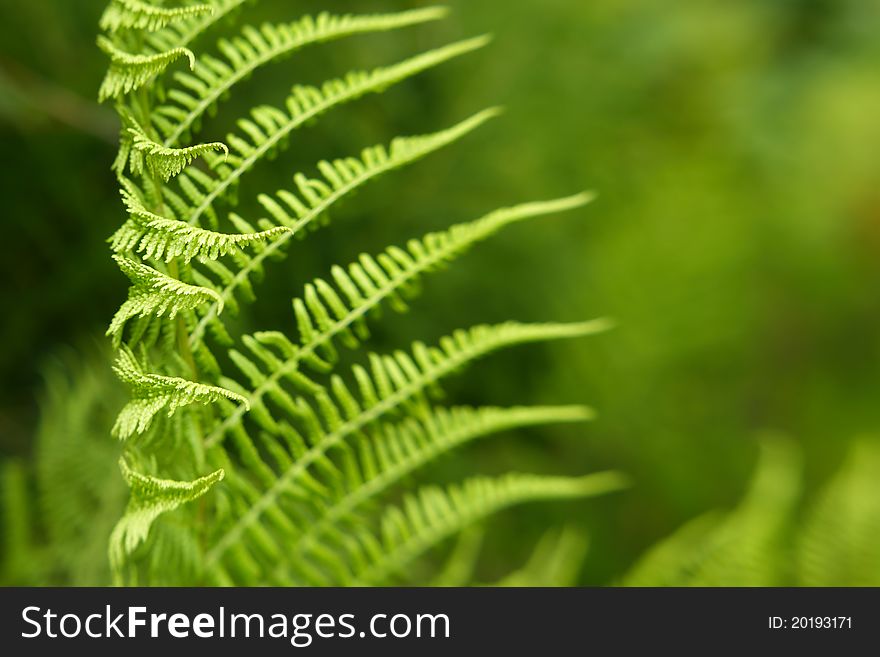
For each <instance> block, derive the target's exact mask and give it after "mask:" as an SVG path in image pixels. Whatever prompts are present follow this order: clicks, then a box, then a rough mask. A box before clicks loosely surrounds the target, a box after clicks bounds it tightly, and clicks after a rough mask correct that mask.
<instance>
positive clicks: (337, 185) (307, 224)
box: [190, 108, 587, 347]
mask: <svg viewBox="0 0 880 657" xmlns="http://www.w3.org/2000/svg"><path fill="white" fill-rule="evenodd" d="M498 113H499V110H498V109H494V108H492V109H487V110H484V111H482V112H479V113H478V114H476V115H474V116H471V117H469V118H468V119H465V120H464V121H462V122H460V123H458V124H457V125H454V126H452V127H450V128H447V129H446V130H441V131H440V132H435V133H432V134H428V135H419V136H414V137H398V138H397V139H395V140H394V141H392V142H391V145H390V147H388V148H385V147H383V146H373V147H370V148H367V149H365V150H364V151H363V153H362V155H361V158H360V159H357V158H346V159H343V160H335V161H334V162H332V163H330V162H320V163H319V164H318V169H319V170H320V171H322V172H323V173H324V176H323V177H322V178H320V179H312V178H307V177H306V176H304V175H298V176H296V177H295V178H294V181H295V183H296V185H297V188H298V191H299V195H296V194H291V193H289V192H286V191H281V192H278V193H277V194H276V196H275V197H270V196H267V195H261V196H260V197H259V199H258V200H259V201H260V203H261V204H262V205H263V207H264V208H265V209H266V211H267V212H268V213H269V214H270V215H271V216H272V218H273V220H274V221H273V220H269V219H264V220H261V221H260V222H259V223H260V224H261V225H265V226H285V227H287V228H288V229H289V234H287V235H280V236H279V237H277V238H276V239H275V240H273V241H272V242H271V243H270V244H269V245H267V247H266V248H265V249H264V250H263V251H261V252H260V253H259V254H258V255H257V256H255V257H254V258H253V259H252V260H250V261H248V262H247V263H246V264H245V265H244V266H243V267H242V268H241V269H240V270H239V271H238V272H237V273H235V274H234V275H233V276H232V277H231V278H230V279H229V281H228V282H226V283H224V284H223V287H222V290H221V292H220V296H221V298H222V300H223V301H224V302H230V301H232V300H233V299H234V295H235V293H236V292H237V291H239V289H240V288H242V287H244V286H246V285H247V284H248V281H249V279H250V276H251V275H252V274H253V273H254V272H255V271H258V270H259V269H260V267H261V266H262V263H263V262H264V261H265V260H266V259H267V258H269V257H272V256H273V255H274V254H277V253H278V252H279V249H281V248H282V247H283V246H284V245H285V244H286V243H287V241H288V240H289V239H290V237H291V236H293V235H295V234H298V236H299V237H302V236H303V235H304V234H305V232H304V231H306V230H308V229H309V228H311V227H314V226H315V225H317V224H319V223H320V221H319V219H320V218H321V217H322V216H324V215H326V213H327V211H328V210H329V209H330V208H331V207H333V206H334V205H335V204H336V203H337V202H338V201H340V200H341V199H343V198H345V197H346V196H348V195H350V194H352V193H353V192H355V191H357V190H358V189H360V188H361V187H363V186H364V185H365V184H366V183H367V182H370V181H371V180H375V179H376V178H378V177H379V176H381V175H383V174H385V173H387V172H390V171H392V170H395V169H399V168H401V167H404V166H406V165H408V164H411V163H413V162H415V161H417V160H419V159H421V158H423V157H425V156H426V155H428V154H430V153H432V152H434V151H436V150H438V149H440V148H442V147H444V146H447V145H449V144H451V143H453V142H455V141H457V140H458V139H461V138H462V137H463V136H465V135H467V134H468V133H470V132H471V131H473V130H475V129H476V128H477V127H479V126H481V125H482V124H483V123H485V122H486V121H488V120H489V119H491V118H492V117H494V116H497V115H498ZM583 200H587V199H586V198H584V199H583ZM572 202H573V203H574V202H575V201H574V200H572ZM230 218H232V219H233V220H238V217H237V216H236V215H232V216H231V217H230ZM218 309H219V308H218V307H217V306H215V305H212V306H211V307H210V308H209V309H208V311H207V312H206V313H205V314H204V316H203V317H202V319H201V320H200V321H199V323H198V324H197V326H196V328H195V329H194V330H193V332H192V334H191V336H190V345H191V346H192V347H195V346H196V345H197V344H198V343H199V342H200V341H201V340H202V338H203V336H204V333H205V330H206V328H207V326H208V325H209V324H210V323H211V322H212V321H213V320H214V319H215V318H216V316H217V314H218V313H217V312H216V310H218Z"/></svg>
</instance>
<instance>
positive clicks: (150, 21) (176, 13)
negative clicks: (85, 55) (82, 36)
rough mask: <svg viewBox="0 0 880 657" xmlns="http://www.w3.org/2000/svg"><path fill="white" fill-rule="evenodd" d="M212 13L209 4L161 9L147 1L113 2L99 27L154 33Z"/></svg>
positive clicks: (111, 30) (212, 10)
mask: <svg viewBox="0 0 880 657" xmlns="http://www.w3.org/2000/svg"><path fill="white" fill-rule="evenodd" d="M212 13H214V8H213V7H212V6H211V5H208V4H204V5H184V6H181V7H160V6H157V5H154V4H151V3H150V2H147V1H146V0H111V1H110V4H109V5H108V6H107V9H105V10H104V13H103V14H102V15H101V20H100V21H99V23H98V25H99V26H100V27H101V29H102V30H107V31H109V32H116V31H117V30H120V29H136V30H149V31H151V32H153V31H155V30H160V29H162V28H163V27H165V26H166V25H169V24H170V23H173V22H175V21H179V20H182V19H185V18H191V17H193V16H204V15H206V14H212Z"/></svg>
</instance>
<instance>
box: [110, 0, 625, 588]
mask: <svg viewBox="0 0 880 657" xmlns="http://www.w3.org/2000/svg"><path fill="white" fill-rule="evenodd" d="M241 4H242V3H241V2H239V1H235V0H205V1H204V2H202V3H195V2H192V3H184V4H182V5H180V6H179V7H172V6H166V5H163V4H160V3H154V2H148V1H147V0H137V1H134V0H131V1H129V0H114V1H113V2H112V3H111V4H110V6H109V7H108V9H107V12H106V13H105V14H104V18H103V20H102V26H103V27H104V28H105V29H106V30H107V34H105V35H104V36H102V37H100V40H99V45H100V46H101V48H102V49H103V50H104V51H105V52H106V53H107V54H108V56H109V57H110V68H109V71H108V73H107V76H106V78H105V80H104V82H103V84H102V86H101V91H100V93H99V95H100V97H101V98H102V99H109V98H113V99H115V102H116V103H117V108H118V111H119V114H120V119H121V123H122V129H121V139H120V151H119V156H118V157H117V158H116V161H115V163H114V165H113V169H114V171H115V172H116V174H117V176H118V178H119V182H120V186H121V188H122V189H121V191H122V197H123V201H124V205H125V210H126V211H127V213H128V218H127V220H126V221H125V223H124V224H123V226H122V227H121V228H120V229H119V231H117V232H116V234H114V235H113V237H111V239H110V243H111V247H112V249H113V251H114V256H113V257H114V258H115V260H116V262H117V263H118V264H119V266H120V268H121V270H122V271H123V273H125V274H126V276H128V277H129V279H130V280H131V282H132V286H131V288H130V292H129V296H128V300H127V301H125V303H123V304H122V307H121V308H120V310H119V312H118V313H117V314H116V316H115V317H114V318H113V321H112V322H111V325H110V328H109V330H108V334H109V335H111V336H112V337H113V341H114V344H115V346H116V347H117V349H118V351H119V354H118V357H117V365H116V371H117V373H118V374H119V375H120V376H121V378H122V379H123V380H124V381H125V382H126V383H127V384H128V385H129V387H130V388H131V390H132V392H133V398H132V400H131V401H130V402H129V403H128V404H127V405H126V406H125V407H124V409H123V411H122V413H121V414H120V416H119V419H118V421H117V423H116V426H115V429H114V433H116V434H117V435H118V436H119V437H120V438H123V439H125V448H124V456H123V460H122V461H121V463H122V469H123V473H124V477H125V480H126V481H127V482H128V484H129V486H130V488H131V498H130V502H129V506H128V509H127V510H126V512H125V514H124V515H123V517H122V519H121V520H120V521H119V523H118V524H117V526H116V529H115V530H114V531H113V534H112V537H111V541H110V556H111V561H112V564H113V569H114V573H115V576H116V581H117V582H120V583H126V582H128V583H135V582H137V583H141V584H143V583H146V584H193V583H213V584H223V585H226V584H245V585H250V584H285V585H292V584H384V583H388V582H392V581H393V582H408V581H420V580H419V578H416V579H415V580H413V579H412V577H413V571H412V568H413V566H414V565H415V564H417V563H422V557H423V556H424V555H426V554H427V553H429V552H430V551H432V550H433V549H434V548H435V547H437V546H438V545H440V544H441V543H443V542H444V541H445V540H446V539H448V538H451V537H453V536H454V535H456V534H458V533H459V532H461V531H462V530H467V529H468V528H469V527H471V526H473V525H475V524H477V523H479V522H480V521H481V520H482V519H483V518H484V517H486V516H487V515H489V514H491V513H494V512H496V511H498V510H501V509H503V508H506V507H509V506H511V505H513V504H518V503H523V502H529V501H534V500H545V499H564V498H580V497H590V496H594V495H599V494H602V493H605V492H608V491H611V490H615V489H617V488H619V487H620V486H621V485H622V484H623V481H622V479H621V477H620V476H618V475H617V474H615V473H598V474H594V475H587V476H582V477H556V476H546V475H530V474H519V473H509V474H506V475H502V476H500V477H496V478H488V477H474V478H472V479H468V480H466V481H464V482H462V483H458V484H452V485H449V486H445V487H442V488H441V487H435V486H428V487H425V488H421V489H415V490H407V489H402V487H401V485H400V483H401V481H402V480H403V479H404V478H406V477H408V476H409V475H411V474H413V473H414V472H416V471H417V470H419V469H420V468H423V467H425V466H427V465H429V464H430V463H431V462H433V461H434V460H435V459H437V458H439V457H440V456H441V455H443V454H445V453H447V452H449V451H451V450H453V449H456V448H459V447H461V446H464V445H465V444H467V443H469V442H471V441H473V440H476V439H478V438H483V437H485V436H489V435H493V434H497V433H500V432H504V431H509V430H515V429H517V428H520V427H526V426H532V425H536V424H547V423H568V422H580V421H583V420H587V419H589V418H590V417H591V416H592V411H591V410H590V409H588V408H584V407H580V406H557V407H545V406H542V407H512V408H496V407H483V408H470V407H467V408H466V407H444V406H441V405H439V403H438V401H437V399H438V397H437V395H438V393H439V389H440V385H441V383H442V382H443V380H444V379H445V378H446V377H448V376H451V375H453V374H456V373H458V372H460V371H461V370H463V369H464V368H465V367H467V366H468V365H470V364H471V363H472V362H474V361H475V360H477V359H479V358H481V357H483V356H486V355H488V354H490V353H491V352H494V351H496V350H499V349H503V348H507V347H512V346H515V345H519V344H525V343H532V342H544V341H550V340H556V339H565V338H574V337H579V336H586V335H590V334H594V333H596V332H599V331H602V330H604V329H606V328H607V327H608V326H609V324H608V322H606V321H604V320H595V321H590V322H578V323H570V324H561V323H538V324H524V323H516V322H507V323H502V324H498V325H494V326H488V325H478V326H475V327H473V328H471V329H467V330H460V331H456V332H454V333H453V334H452V335H450V336H448V337H446V338H443V339H441V340H440V341H439V342H438V343H437V344H436V345H435V346H427V345H425V344H423V343H421V342H416V343H414V344H413V346H412V348H411V349H410V350H408V351H402V350H400V351H395V352H393V353H390V354H377V353H370V352H369V351H366V342H367V341H368V339H369V330H368V324H369V323H370V322H371V321H374V320H376V319H378V318H379V315H380V311H381V310H382V307H383V306H386V305H387V306H388V307H390V308H391V309H393V310H395V311H404V310H406V309H407V307H408V301H409V300H411V299H413V298H414V297H415V296H416V294H417V293H418V291H419V286H418V283H419V282H420V279H421V278H423V277H424V276H425V275H427V274H429V273H432V272H436V271H439V270H441V269H442V268H443V267H445V266H446V265H448V264H449V263H450V262H451V261H452V260H454V259H455V258H457V257H459V256H460V255H462V254H464V253H465V252H466V251H467V250H468V249H470V248H471V247H472V246H474V245H475V244H477V243H479V242H481V241H482V240H485V239H486V238H488V237H490V236H491V235H493V234H494V233H496V232H498V231H500V230H502V229H503V228H505V227H507V226H509V225H511V224H513V223H516V222H520V221H523V220H526V219H530V218H534V217H539V216H542V215H547V214H551V213H556V212H561V211H565V210H572V209H575V208H578V207H580V206H582V205H584V204H585V203H587V202H588V201H589V200H590V199H591V197H590V195H588V194H578V195H575V196H572V197H569V198H564V199H560V200H554V201H547V202H538V203H525V204H522V205H517V206H513V207H510V208H505V209H501V210H496V211H494V212H491V213H489V214H487V215H485V216H484V217H482V218H480V219H477V220H475V221H472V222H469V223H459V224H456V225H454V226H452V227H451V228H449V229H448V230H445V231H438V232H433V233H430V234H428V235H425V236H423V237H421V238H417V239H411V240H409V241H408V242H407V243H406V245H405V247H402V248H399V247H391V248H388V249H386V250H385V251H384V252H382V253H380V254H378V255H375V256H370V255H366V254H364V255H361V256H360V257H359V258H358V259H357V261H356V262H354V263H352V264H350V265H349V266H347V267H341V266H336V267H333V268H332V269H331V271H330V273H329V276H327V277H326V279H317V280H314V281H313V282H310V283H307V284H306V285H305V288H304V290H303V293H302V294H301V296H299V297H298V298H296V299H295V300H294V301H293V316H294V318H295V320H296V324H297V327H298V335H296V336H289V335H286V334H284V333H283V332H280V331H276V330H269V331H259V332H255V333H252V334H247V335H237V334H236V333H237V332H236V328H235V327H236V325H234V324H231V323H227V321H226V318H227V317H228V316H229V315H236V314H238V313H240V312H241V310H242V304H243V303H244V302H252V301H254V300H255V298H256V296H257V295H256V291H255V283H256V282H257V281H258V280H259V278H260V277H261V276H262V275H264V274H265V270H266V265H267V264H269V263H270V262H272V261H274V260H277V259H279V258H283V257H284V256H285V255H286V251H287V249H288V248H289V247H290V246H291V243H292V240H291V239H290V238H291V237H296V238H298V239H301V238H304V237H305V236H307V235H308V234H309V233H310V232H312V231H315V230H317V229H318V228H321V227H323V226H326V225H327V224H328V212H329V211H330V210H331V209H332V208H334V207H335V206H336V204H337V203H338V202H340V201H342V200H343V199H345V198H347V197H349V196H351V195H352V194H353V193H354V192H356V191H358V190H359V189H360V188H362V187H363V186H364V185H366V184H367V183H369V182H372V181H373V180H375V179H377V178H378V177H380V176H382V175H384V174H386V173H389V172H391V171H393V170H395V169H399V168H401V167H404V166H408V165H410V164H412V163H414V162H415V161H417V160H419V159H421V158H423V157H425V156H427V155H429V154H431V153H432V152H434V151H436V150H438V149H440V148H443V147H445V146H448V145H450V144H452V143H453V142H456V141H458V140H459V139H461V138H463V137H465V136H466V135H467V134H468V133H470V132H471V131H472V130H475V129H476V128H478V127H479V126H481V125H483V124H484V123H485V122H486V121H488V120H489V119H491V118H493V117H494V116H496V115H497V114H498V111H497V110H496V109H488V110H484V111H481V112H478V113H476V114H474V115H473V116H471V117H470V118H467V119H465V120H463V121H462V122H460V123H459V124H457V125H454V126H451V127H448V128H445V129H441V130H438V131H436V132H433V133H430V134H424V135H417V136H411V137H398V138H396V139H394V140H392V141H391V142H390V144H388V145H376V146H371V147H368V148H365V149H364V150H363V151H362V152H361V153H360V154H359V155H357V156H352V157H347V158H340V159H336V160H333V161H322V162H319V163H318V164H317V166H316V169H317V172H316V173H312V174H308V175H307V174H303V173H299V174H296V175H294V176H293V187H292V189H291V190H282V191H278V192H276V193H274V194H268V193H262V194H258V195H257V199H256V200H257V201H258V202H259V204H260V205H261V206H262V208H263V210H264V212H265V215H264V216H263V217H258V218H251V219H246V218H244V217H242V216H240V215H239V214H237V213H236V212H233V211H232V210H231V205H232V204H233V203H235V201H236V194H237V188H238V187H239V182H240V181H241V180H242V179H243V178H245V177H246V176H249V175H250V174H251V173H252V172H253V171H255V170H256V168H257V167H258V166H259V165H260V164H261V162H263V161H264V160H265V159H267V158H268V157H270V156H274V155H275V154H276V153H277V152H278V151H279V150H280V149H281V148H283V147H284V146H285V145H286V144H287V142H288V141H289V140H290V139H291V137H292V136H293V135H294V134H295V133H296V131H297V130H299V129H301V128H303V127H304V126H306V125H308V124H311V123H313V122H314V121H315V120H316V119H318V118H319V117H321V116H322V115H323V114H325V113H327V112H329V111H332V110H335V109H337V108H339V107H341V106H342V105H345V104H347V103H351V102H353V101H355V100H357V99H358V98H361V97H363V96H365V95H367V94H380V93H382V92H384V91H385V90H386V89H388V88H389V87H391V86H393V85H395V84H399V83H403V82H405V81H406V80H407V79H408V78H411V77H413V76H415V75H418V74H420V73H422V72H424V71H427V70H429V69H431V68H433V67H435V66H438V65H440V64H443V63H445V62H447V61H449V60H452V59H455V58H457V57H460V56H462V55H465V54H467V53H469V52H472V51H474V50H476V49H478V48H480V47H482V46H483V45H485V44H486V43H487V41H488V39H487V38H486V37H477V38H472V39H467V40H463V41H459V42H457V43H452V44H449V45H445V46H441V47H438V48H435V49H433V50H428V51H426V52H423V53H421V54H417V55H415V56H412V57H410V58H408V59H404V60H403V61H401V62H399V63H396V64H391V65H388V66H382V67H379V68H376V69H373V70H370V71H354V72H351V73H348V74H346V75H344V76H342V77H340V78H338V79H333V80H329V81H327V82H325V83H323V84H321V85H318V86H303V85H296V86H294V87H293V88H292V90H291V92H290V94H289V95H288V96H287V98H286V99H285V100H284V102H283V103H282V104H281V105H280V106H278V107H272V106H266V105H259V106H257V107H255V108H254V109H253V110H252V111H251V112H250V113H249V114H248V115H247V116H246V117H243V118H241V119H239V120H238V121H237V123H236V126H237V130H236V132H234V133H232V134H229V135H227V136H226V137H225V138H224V139H222V140H218V139H214V140H210V141H204V142H202V143H199V142H195V143H187V142H188V140H190V139H192V138H193V137H195V136H196V135H198V134H199V133H200V132H201V131H202V118H203V117H204V115H205V114H206V113H207V112H209V111H212V110H213V109H214V108H215V107H216V106H217V105H218V103H219V102H220V101H222V100H223V98H224V97H225V96H226V95H227V94H229V93H230V92H232V91H233V90H234V88H235V87H236V85H237V84H238V83H239V82H240V81H241V80H243V79H244V78H246V77H247V76H249V75H250V74H251V73H252V72H254V71H255V70H256V69H258V68H260V67H262V66H265V65H267V64H269V63H271V62H274V61H277V60H279V59H281V58H283V57H284V56H287V55H290V54H292V53H294V52H297V51H299V50H301V49H303V48H304V47H306V46H309V45H312V44H317V43H323V42H329V41H332V40H336V39H341V38H343V37H349V36H354V35H358V34H368V33H384V32H387V31H390V30H395V29H400V28H404V27H409V26H414V25H418V24H421V23H426V22H429V21H434V20H437V19H439V18H441V17H443V16H444V15H445V13H446V11H445V10H444V9H442V8H433V7H431V8H423V9H416V10H410V11H403V12H399V13H393V14H368V15H340V16H336V15H333V14H330V13H322V14H321V15H319V16H317V17H304V18H300V19H298V20H296V21H293V22H285V23H280V24H274V25H273V24H265V25H261V26H251V25H244V26H243V27H241V32H240V35H239V36H236V37H232V38H230V39H222V40H220V41H219V42H218V44H217V49H218V51H219V54H218V55H211V54H199V55H198V56H196V55H195V54H194V52H193V50H191V49H190V48H195V46H194V44H195V43H196V39H197V37H201V36H202V35H203V34H204V33H205V32H206V31H208V30H209V29H211V28H212V27H213V26H214V25H215V24H216V22H217V21H218V20H219V18H220V17H222V16H223V15H226V14H228V13H229V12H231V11H232V10H234V9H236V8H238V6H239V5H241ZM244 18H245V19H246V14H244ZM181 62H183V63H185V64H188V65H189V70H188V71H187V70H178V71H176V72H175V73H174V74H173V75H169V72H170V70H171V69H172V67H178V64H179V63H181ZM224 309H225V310H226V312H225V313H223V311H224ZM221 313H223V314H222V315H221ZM221 316H222V319H221ZM340 347H345V348H348V349H352V350H357V351H363V352H364V358H365V362H364V364H362V365H361V364H359V365H355V366H354V367H352V368H350V370H349V371H348V373H347V374H345V373H344V372H343V371H342V370H341V367H340V360H341V359H340V357H339V353H338V350H339V348H340ZM346 369H349V368H346ZM400 492H403V493H404V494H403V497H402V500H401V501H400V503H399V504H391V505H389V504H387V503H383V502H384V501H385V500H388V499H389V496H390V495H392V494H394V493H397V494H398V495H399V494H400ZM466 535H469V534H466ZM548 540H549V539H548ZM580 545H581V544H580V543H579V542H578V541H577V540H575V539H574V538H573V535H570V534H563V535H561V536H560V537H558V538H557V539H555V540H553V541H550V542H549V543H542V545H541V546H540V547H539V551H538V552H537V553H536V555H537V556H536V557H535V559H533V561H532V562H530V565H529V566H527V567H526V568H525V569H524V570H523V571H522V572H520V573H518V574H517V575H515V576H513V579H512V580H511V581H512V582H521V583H529V584H532V583H534V584H540V583H567V582H568V581H570V575H571V572H572V567H571V566H570V564H571V563H573V562H574V560H575V559H574V557H573V555H575V554H576V553H578V552H579V550H580V547H579V546H580ZM566 564H568V565H566ZM453 570H456V569H453ZM464 571H465V569H463V568H458V569H457V572H458V577H461V573H463V572H464ZM423 572H424V571H423ZM454 577H455V574H454V573H453V572H452V571H450V572H449V573H448V576H447V577H446V579H447V580H450V581H451V580H452V579H454ZM441 579H442V578H441Z"/></svg>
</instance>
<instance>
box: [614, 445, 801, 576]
mask: <svg viewBox="0 0 880 657" xmlns="http://www.w3.org/2000/svg"><path fill="white" fill-rule="evenodd" d="M762 447H763V450H762V454H761V460H760V463H759V466H758V469H757V472H756V474H755V476H754V478H753V480H752V483H751V486H750V488H749V491H748V494H747V495H746V498H745V499H744V500H743V501H742V502H741V503H740V505H739V507H738V508H737V509H735V510H734V511H732V512H730V513H727V514H717V513H711V514H706V515H704V516H701V517H698V518H696V519H695V520H692V521H691V522H690V523H688V524H686V525H685V526H684V527H683V528H681V529H680V530H678V531H677V532H675V533H674V534H673V535H672V536H670V537H669V538H667V539H665V540H663V541H661V542H660V543H658V544H657V545H656V546H654V547H653V548H652V549H651V550H649V551H648V552H647V553H646V554H645V555H644V556H643V557H642V558H641V559H640V560H639V562H638V563H637V564H636V565H635V566H633V568H632V569H631V570H630V572H629V573H628V574H627V575H626V577H625V578H624V580H623V584H624V585H625V586H781V585H783V584H785V583H786V582H787V579H786V562H787V561H789V559H788V557H787V555H786V554H785V552H784V549H783V548H784V539H785V535H786V533H787V530H788V523H789V522H790V521H791V514H792V511H793V509H794V506H795V504H796V503H797V498H798V494H799V492H800V491H799V489H800V481H799V456H798V453H797V452H796V451H795V450H794V448H793V446H791V445H789V444H787V443H786V442H784V441H782V440H779V439H775V440H772V441H769V442H766V443H764V444H763V445H762Z"/></svg>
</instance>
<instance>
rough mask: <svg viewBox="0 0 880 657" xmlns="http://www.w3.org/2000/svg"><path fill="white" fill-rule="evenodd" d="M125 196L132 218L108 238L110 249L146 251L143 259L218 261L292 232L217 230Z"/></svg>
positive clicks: (277, 229) (126, 193)
mask: <svg viewBox="0 0 880 657" xmlns="http://www.w3.org/2000/svg"><path fill="white" fill-rule="evenodd" d="M121 191H122V199H123V203H125V206H126V208H127V209H128V212H129V215H130V218H129V220H128V221H126V222H125V223H124V224H123V225H122V226H121V227H120V228H119V229H118V230H117V231H116V232H115V233H114V234H113V235H112V236H111V237H110V239H109V242H110V248H111V249H112V250H113V251H114V252H116V253H120V252H123V251H131V252H133V253H134V252H136V253H141V254H143V258H144V259H147V258H156V259H157V260H164V261H165V262H171V261H172V260H173V259H174V258H180V259H182V260H183V262H189V261H190V260H192V259H194V258H197V259H199V260H201V261H205V260H217V259H218V258H220V257H221V256H224V255H227V254H230V253H235V252H237V251H238V250H239V249H243V248H246V247H248V246H252V245H255V244H259V243H262V242H265V241H267V240H270V239H272V238H273V237H278V236H280V235H282V234H284V233H288V232H290V229H288V228H286V227H284V226H276V227H275V228H269V229H267V230H263V231H260V232H257V233H218V232H214V231H210V230H205V229H204V228H198V227H196V226H190V225H189V224H188V223H186V222H185V221H178V220H177V219H168V218H166V217H160V216H159V215H157V214H154V213H152V212H150V211H149V210H147V209H146V208H144V206H143V204H142V203H141V202H140V201H139V200H138V199H137V198H136V197H135V196H134V195H133V194H132V193H131V192H129V191H127V190H125V189H123V190H121Z"/></svg>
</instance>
